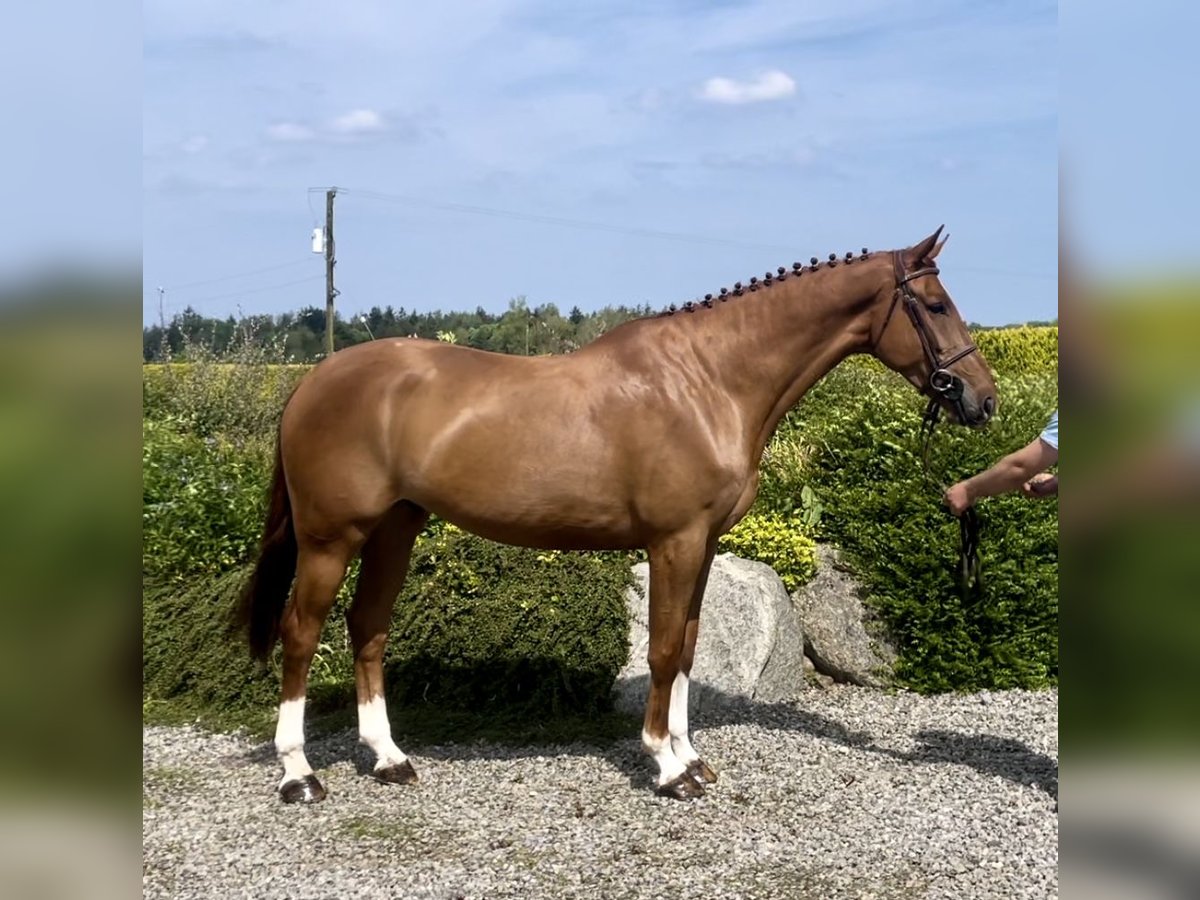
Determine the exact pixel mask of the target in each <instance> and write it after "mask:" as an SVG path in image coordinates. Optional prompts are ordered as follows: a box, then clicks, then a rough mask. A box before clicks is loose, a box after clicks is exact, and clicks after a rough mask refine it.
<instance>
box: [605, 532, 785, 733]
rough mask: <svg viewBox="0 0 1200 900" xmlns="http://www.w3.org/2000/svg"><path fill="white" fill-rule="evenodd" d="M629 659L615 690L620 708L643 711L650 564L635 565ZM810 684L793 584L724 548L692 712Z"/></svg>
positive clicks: (705, 619)
mask: <svg viewBox="0 0 1200 900" xmlns="http://www.w3.org/2000/svg"><path fill="white" fill-rule="evenodd" d="M633 573H634V577H635V579H636V585H635V587H634V588H633V589H632V590H631V591H630V592H629V594H628V597H627V600H628V602H629V609H630V618H631V620H632V622H631V626H630V636H629V644H630V652H629V662H628V663H627V664H626V665H625V668H624V669H623V670H622V671H621V674H620V675H619V676H618V677H617V683H616V686H615V688H614V691H615V694H616V697H615V700H616V705H617V708H618V709H621V710H624V711H627V712H630V713H633V714H635V715H641V713H642V711H643V709H644V705H645V702H646V689H647V685H648V683H649V679H650V670H649V666H648V665H647V663H646V653H647V650H648V649H649V646H650V633H649V629H648V627H647V618H648V607H649V604H648V592H649V591H648V589H649V578H650V569H649V565H648V564H647V563H638V564H637V565H635V566H634V567H633ZM803 688H804V636H803V632H802V631H801V628H800V619H799V617H798V616H797V615H796V610H795V609H794V607H793V606H792V602H791V599H790V598H789V597H788V594H787V589H786V588H784V586H783V582H782V581H780V580H779V576H778V575H776V574H775V571H774V570H773V569H772V568H771V567H770V566H767V565H764V564H763V563H760V562H753V561H751V560H746V559H739V558H738V557H736V556H733V555H731V554H728V553H723V554H721V555H719V556H717V557H716V559H714V560H713V565H712V570H711V572H710V573H709V576H708V586H707V588H706V590H705V592H704V605H703V607H702V608H701V613H700V637H699V640H698V641H697V645H696V661H695V664H694V665H693V667H692V684H691V690H690V697H689V700H690V708H691V711H692V712H693V713H696V712H701V711H703V710H705V709H713V708H716V707H718V706H723V705H727V704H729V703H730V702H736V701H740V700H762V701H776V700H785V699H788V698H790V697H794V696H796V695H797V694H798V693H800V692H801V691H802V690H803Z"/></svg>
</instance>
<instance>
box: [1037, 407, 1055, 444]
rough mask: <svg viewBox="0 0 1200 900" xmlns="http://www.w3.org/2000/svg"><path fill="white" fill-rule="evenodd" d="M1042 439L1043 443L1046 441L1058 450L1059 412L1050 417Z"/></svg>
mask: <svg viewBox="0 0 1200 900" xmlns="http://www.w3.org/2000/svg"><path fill="white" fill-rule="evenodd" d="M1041 437H1042V440H1043V441H1045V442H1046V443H1047V444H1049V445H1050V446H1051V447H1053V448H1054V449H1055V450H1057V449H1058V410H1057V409H1056V410H1055V411H1054V415H1052V416H1051V417H1050V421H1049V422H1048V423H1047V424H1046V427H1045V428H1044V429H1042V435H1041Z"/></svg>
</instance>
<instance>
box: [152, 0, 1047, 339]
mask: <svg viewBox="0 0 1200 900" xmlns="http://www.w3.org/2000/svg"><path fill="white" fill-rule="evenodd" d="M144 22H145V24H144V28H145V35H144V52H143V64H144V70H143V79H144V107H143V210H142V211H143V227H144V236H143V248H144V250H143V253H144V256H143V275H144V289H145V296H144V302H143V319H144V321H153V320H155V319H157V315H158V308H157V295H156V292H155V290H154V288H155V287H156V286H157V285H163V286H165V287H166V288H167V293H166V303H167V313H168V315H169V314H171V313H172V312H176V311H178V310H179V309H182V308H183V307H184V306H185V305H187V304H188V303H194V304H195V307H196V308H197V309H198V310H199V311H201V312H204V313H206V314H210V315H226V314H228V313H231V312H233V313H236V312H237V311H238V310H239V309H240V310H241V311H243V312H245V313H252V312H272V313H278V312H283V311H285V310H293V309H297V308H299V307H301V306H304V305H309V304H312V305H321V304H322V303H323V298H324V286H323V282H322V275H323V269H322V263H321V261H320V258H319V257H318V256H316V255H314V254H312V253H311V252H310V251H309V235H310V232H311V229H312V227H313V226H314V224H317V220H318V219H320V218H323V203H324V198H323V196H322V195H319V194H314V195H312V196H311V197H310V196H309V194H308V192H307V188H309V187H310V186H317V185H330V184H336V185H338V186H341V187H345V188H347V189H348V191H347V192H346V193H345V194H344V195H342V196H339V198H338V201H337V228H336V232H337V238H338V259H339V265H338V287H339V289H340V290H341V291H342V295H341V297H340V298H339V308H340V309H342V310H343V311H345V312H355V311H358V310H363V309H367V308H369V307H371V306H373V305H381V306H383V305H387V304H389V303H390V304H392V305H393V306H397V307H398V306H405V307H407V308H409V309H412V308H416V309H419V310H427V309H433V308H442V309H468V308H474V307H475V306H477V305H478V306H483V307H484V308H485V309H489V310H493V311H500V310H503V309H504V308H505V307H506V305H507V302H508V300H509V298H511V297H514V296H517V295H525V296H526V297H527V298H528V299H529V302H530V303H533V304H536V303H541V302H546V301H552V302H555V303H557V304H559V306H560V307H561V308H564V309H566V308H569V307H570V306H572V305H575V304H578V305H579V306H580V307H582V308H583V309H594V308H596V307H598V306H601V305H604V304H606V303H642V302H647V303H651V304H653V305H656V306H658V305H665V304H667V303H671V302H680V301H682V300H686V299H689V298H691V297H693V296H695V295H698V294H703V293H705V292H707V291H711V290H714V289H715V288H717V287H720V286H721V285H727V284H730V283H731V282H733V281H735V280H744V279H745V278H746V277H748V276H750V275H753V274H761V273H762V272H763V271H765V270H766V269H767V268H774V267H776V266H778V265H784V264H790V263H791V262H792V261H793V260H796V259H807V258H808V257H809V256H812V255H821V256H824V255H825V254H827V253H829V252H832V251H836V252H839V253H840V252H844V251H846V250H850V249H855V250H857V249H858V248H860V247H863V246H867V247H870V248H872V249H877V248H888V247H894V246H900V245H904V244H908V243H912V242H914V241H916V240H918V239H919V238H921V237H923V236H925V235H926V234H927V233H929V232H930V231H932V230H933V229H934V228H936V227H937V226H938V225H940V224H942V223H945V224H946V227H947V229H948V231H949V232H950V233H951V235H952V237H951V240H950V243H949V245H948V246H947V249H946V252H945V255H944V257H943V259H942V264H943V279H944V281H945V283H946V284H947V286H948V287H949V289H950V290H951V292H952V294H953V295H954V296H955V299H956V300H957V301H958V303H959V305H960V307H961V308H962V309H963V312H964V314H965V315H966V316H967V317H969V318H971V319H973V320H975V321H980V322H985V323H991V324H999V323H1004V322H1011V321H1021V320H1027V319H1042V318H1050V317H1053V316H1055V315H1056V314H1057V312H1056V310H1057V282H1056V275H1057V249H1058V247H1057V225H1058V210H1057V203H1058V194H1057V192H1058V129H1059V123H1058V111H1057V109H1058V72H1057V64H1058V47H1057V8H1056V5H1055V4H1054V3H1042V2H1020V3H1016V2H946V0H921V2H909V0H844V2H839V3H836V4H834V3H828V2H822V3H813V2H797V0H784V2H708V3H685V2H669V0H662V2H654V0H640V2H629V3H610V4H599V3H589V4H586V5H584V4H565V3H561V2H545V0H536V2H511V0H486V2H466V3H444V4H436V5H434V4H422V5H417V4H400V3H394V2H347V3H344V4H340V5H333V6H331V5H330V4H328V3H309V2H294V0H293V2H288V3H283V2H260V3H253V4H247V3H243V2H233V0H210V2H204V3H197V2H188V0H170V2H164V0H149V2H147V4H146V6H145V10H144ZM398 198H408V199H407V200H402V199H398ZM310 201H311V202H310ZM410 201H419V202H410ZM439 204H440V206H439ZM456 204H457V205H469V206H473V207H483V208H488V209H495V210H507V211H514V212H518V213H523V214H529V215H532V216H544V217H550V218H554V219H558V220H571V221H580V222H592V223H600V224H605V225H609V226H613V229H612V230H597V229H588V228H582V227H569V226H567V225H566V224H563V223H561V222H559V223H558V224H548V223H545V222H536V221H529V220H525V219H519V218H510V217H503V216H494V215H479V214H467V213H464V212H461V211H453V210H451V209H447V208H446V206H447V205H456ZM620 229H630V232H625V231H622V230H620ZM645 232H670V233H673V234H677V235H690V236H695V237H696V238H709V239H712V240H709V241H703V240H687V239H678V238H670V239H668V238H665V237H655V236H651V235H649V234H646V233H645ZM264 269H265V270H266V271H261V270H264ZM243 273H254V274H243ZM226 276H238V277H226ZM197 282H200V283H199V284H198V283H197ZM188 285H190V287H189V286H188Z"/></svg>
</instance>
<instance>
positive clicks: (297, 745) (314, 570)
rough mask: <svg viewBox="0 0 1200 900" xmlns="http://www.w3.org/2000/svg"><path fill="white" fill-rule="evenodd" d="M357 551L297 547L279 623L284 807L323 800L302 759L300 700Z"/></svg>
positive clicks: (278, 733)
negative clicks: (289, 592)
mask: <svg viewBox="0 0 1200 900" xmlns="http://www.w3.org/2000/svg"><path fill="white" fill-rule="evenodd" d="M357 550H358V544H357V542H355V541H351V540H338V541H328V542H322V543H316V542H311V541H309V542H305V543H301V545H300V548H299V554H298V557H297V561H296V584H295V586H294V587H293V589H292V597H291V602H290V603H288V605H287V608H286V609H285V610H284V614H283V620H282V621H281V622H280V637H281V638H282V641H283V692H282V702H281V703H280V704H279V723H278V725H277V726H276V729H275V750H276V752H277V753H278V754H279V761H280V762H281V763H282V764H283V780H282V781H280V783H279V796H280V798H281V799H282V800H283V802H285V803H297V802H303V803H314V802H316V801H318V800H323V799H324V798H325V788H324V787H322V785H321V782H320V781H318V780H317V777H316V776H315V775H314V774H313V771H312V767H311V766H310V765H309V764H308V758H307V757H306V756H305V755H304V695H305V689H306V686H307V684H308V668H309V666H310V665H311V663H312V658H313V654H314V653H316V651H317V643H318V641H319V640H320V638H321V626H322V625H323V624H324V623H325V618H326V617H327V616H328V615H329V610H330V608H331V607H332V606H333V601H334V599H335V598H336V596H337V590H338V586H339V585H341V583H342V579H343V578H344V577H345V576H346V566H347V565H349V562H350V560H351V558H353V556H354V553H355V552H356V551H357Z"/></svg>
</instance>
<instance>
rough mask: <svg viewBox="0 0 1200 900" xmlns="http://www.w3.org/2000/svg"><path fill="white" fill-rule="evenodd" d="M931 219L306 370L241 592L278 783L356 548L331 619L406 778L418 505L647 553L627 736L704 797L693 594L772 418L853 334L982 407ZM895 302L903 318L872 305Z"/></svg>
mask: <svg viewBox="0 0 1200 900" xmlns="http://www.w3.org/2000/svg"><path fill="white" fill-rule="evenodd" d="M940 233H941V228H939V229H938V230H937V231H936V232H934V234H932V235H930V236H929V237H928V238H926V239H924V240H923V241H921V242H920V243H918V244H917V245H915V246H913V247H910V248H908V249H906V250H899V251H893V252H890V253H868V252H867V251H866V250H865V249H864V251H863V253H862V255H861V256H860V257H857V258H855V257H853V256H852V255H850V254H847V255H846V258H845V259H844V260H839V259H837V258H836V257H833V256H831V257H830V261H829V262H828V263H824V264H818V263H817V260H816V259H815V258H814V259H813V260H812V265H810V266H802V265H800V264H799V263H796V264H795V265H794V266H793V267H792V270H791V271H788V270H785V269H782V268H781V269H779V270H777V274H772V273H767V275H766V277H765V278H764V279H763V280H761V281H760V280H758V279H757V278H752V279H750V283H749V284H747V285H745V286H743V285H742V284H741V283H740V282H739V283H738V284H737V285H735V286H734V288H733V290H732V291H726V290H725V289H722V291H721V293H720V295H718V296H716V297H714V296H712V295H709V296H707V297H706V298H705V299H704V300H703V301H702V302H698V303H694V304H693V303H689V304H686V305H685V307H684V308H683V309H682V310H679V311H675V310H674V307H672V311H671V312H670V313H665V314H661V315H658V316H652V317H648V318H644V319H639V320H636V321H632V322H627V323H625V324H623V325H621V326H620V327H618V328H615V329H613V330H612V331H610V332H608V333H607V334H605V335H603V336H602V337H600V338H599V339H597V340H596V341H594V342H592V343H591V344H589V345H588V346H586V347H583V348H582V349H580V350H578V351H577V352H575V353H571V354H569V355H564V356H551V357H540V358H530V357H518V356H505V355H502V354H498V353H488V352H484V351H481V350H474V349H470V348H466V347H457V346H453V345H449V344H444V343H439V342H436V341H424V340H413V339H408V338H405V339H382V340H377V341H374V342H372V343H368V344H361V345H358V346H355V347H350V348H347V349H346V350H342V351H340V352H338V353H336V354H334V355H333V356H331V357H330V358H328V359H326V360H325V361H324V362H322V363H321V364H320V365H318V366H316V367H315V368H314V369H313V370H312V371H311V372H310V373H308V374H307V375H306V376H305V377H304V379H303V380H302V381H301V383H300V384H299V386H298V387H297V388H296V391H295V393H294V394H293V395H292V397H291V399H290V400H289V401H288V403H287V407H286V408H285V409H284V412H283V418H282V421H281V423H280V429H279V444H278V449H277V453H276V465H275V476H274V485H273V487H272V489H271V500H270V509H269V512H268V516H267V522H266V529H265V533H264V535H263V539H262V546H261V550H260V555H259V559H258V563H257V566H256V568H255V571H254V574H253V576H252V578H251V580H250V582H249V583H248V584H247V587H246V591H245V594H244V596H243V599H242V608H241V615H242V621H243V624H244V625H245V626H246V627H247V628H248V631H249V639H250V646H251V650H252V652H253V653H254V654H255V655H256V656H257V657H259V658H265V657H266V656H267V655H268V654H269V653H270V651H271V649H272V647H273V646H274V643H275V641H276V639H277V638H279V637H282V640H283V690H282V702H281V704H280V707H279V721H278V727H277V731H276V734H275V747H276V750H277V752H278V755H279V760H280V762H281V763H282V765H283V779H282V781H281V782H280V785H279V793H280V796H281V798H282V799H283V800H284V801H287V802H296V801H301V802H312V801H316V800H321V799H322V798H324V796H325V789H324V788H323V787H322V786H321V783H320V782H319V781H318V780H317V778H316V776H315V775H314V774H313V771H312V769H311V768H310V766H309V764H308V761H307V759H306V758H305V755H304V695H305V685H306V682H307V678H308V668H309V664H310V662H311V660H312V657H313V652H314V651H315V650H316V647H317V642H318V639H319V636H320V633H321V627H322V624H323V623H324V621H325V618H326V616H327V615H328V613H329V610H330V608H331V607H332V606H333V602H334V596H335V594H336V593H337V590H338V587H339V585H340V584H341V583H342V579H343V578H344V577H345V574H346V569H347V566H348V565H349V564H350V562H351V560H352V559H353V558H354V556H355V555H357V554H361V555H362V571H361V575H360V576H359V580H358V588H357V591H356V592H355V595H354V599H353V602H352V603H351V605H350V608H349V611H348V612H347V622H348V625H349V631H350V638H351V643H352V645H353V649H354V675H355V681H356V686H357V695H358V723H359V737H360V740H361V741H362V742H363V743H365V744H367V745H368V746H369V747H370V748H371V749H372V750H373V751H374V752H375V755H376V759H377V761H376V763H375V770H374V774H375V777H376V778H378V779H379V780H381V781H384V782H389V783H410V782H413V781H416V773H415V772H414V771H413V767H412V764H411V763H410V762H409V760H408V758H407V757H406V756H405V754H404V752H403V751H402V750H401V749H400V748H399V747H397V746H396V744H395V742H394V741H393V739H392V733H391V727H390V725H389V723H388V716H387V709H386V707H385V704H384V687H383V668H382V657H383V650H384V642H385V641H386V639H387V632H388V623H389V621H390V619H391V614H392V607H393V604H394V601H395V599H396V596H397V595H398V594H399V592H400V589H401V587H402V585H403V583H404V578H405V574H406V571H407V569H408V563H409V555H410V553H411V551H412V547H413V542H414V541H415V540H416V537H417V534H418V533H419V532H420V531H421V528H422V526H423V525H424V524H425V521H426V518H427V517H428V516H429V514H430V513H433V514H436V515H438V516H441V517H442V518H444V519H445V520H446V521H448V522H453V523H455V524H456V525H459V526H461V527H462V528H464V529H466V530H468V531H471V532H474V533H475V534H477V535H481V536H482V537H485V538H489V539H491V540H495V541H501V542H504V543H508V544H518V545H523V546H527V547H540V548H547V549H578V550H624V549H632V548H644V549H645V550H646V551H647V553H648V556H649V560H650V617H649V618H650V651H649V665H650V688H649V697H648V700H647V702H646V713H645V722H644V727H643V730H642V743H643V746H644V747H645V749H646V751H647V753H649V754H650V755H651V756H652V757H653V759H654V762H655V763H656V764H657V766H658V792H659V793H661V794H664V795H667V796H671V797H676V798H680V799H685V798H689V797H695V796H699V795H701V794H703V793H704V787H703V785H704V784H705V783H711V782H713V781H715V780H716V774H715V773H714V772H713V770H712V769H711V768H710V767H709V766H708V765H706V764H705V763H704V761H703V760H702V759H701V758H700V756H699V754H697V752H696V750H695V748H694V747H693V746H692V743H691V741H690V740H689V737H688V724H687V710H688V676H689V674H690V672H691V668H692V660H693V658H694V654H695V649H696V635H697V630H698V626H699V620H700V603H701V600H702V598H703V596H704V587H705V583H706V581H707V579H708V572H709V566H710V564H711V563H712V559H713V553H714V550H715V548H716V544H717V538H718V537H719V536H720V535H721V534H723V533H725V532H726V531H728V530H729V529H730V528H732V527H733V526H734V524H736V523H737V522H738V520H739V519H740V518H741V517H742V516H743V515H744V514H745V512H746V510H748V509H749V508H750V505H751V504H752V503H753V502H754V497H755V494H756V492H757V489H758V465H759V460H760V459H761V457H762V453H763V448H764V447H765V446H766V444H767V441H768V440H769V439H770V437H771V435H772V433H773V432H774V430H775V426H776V425H777V424H778V422H779V420H780V418H781V417H782V416H783V415H784V413H786V412H787V411H788V410H789V409H790V408H791V407H792V406H793V405H794V404H795V403H796V402H797V401H798V400H799V399H800V397H801V396H802V395H803V394H804V392H805V391H807V390H808V389H809V388H810V387H811V386H812V385H813V384H814V383H815V382H816V381H817V380H818V379H820V378H821V377H822V376H823V375H825V373H827V372H828V371H829V370H830V369H832V368H833V367H834V366H836V365H837V364H838V362H839V361H841V360H842V359H845V358H846V357H847V356H849V355H850V354H854V353H869V354H872V355H873V356H875V357H877V358H878V359H880V360H882V361H883V362H884V363H885V364H886V365H887V366H889V367H890V368H892V369H894V370H895V371H897V372H899V373H901V374H902V375H903V376H904V377H905V378H906V379H908V380H909V381H910V382H912V384H913V385H914V386H916V388H917V389H918V390H920V391H922V392H923V393H926V394H928V395H929V396H930V397H931V398H935V399H937V400H938V401H939V402H940V403H941V404H942V405H943V406H944V407H945V409H946V410H947V412H948V413H949V414H950V415H951V416H952V417H953V418H954V420H956V421H958V422H959V423H961V424H965V425H981V424H983V423H984V422H985V421H986V420H987V419H988V418H989V417H990V416H991V414H992V412H993V410H994V408H995V402H996V401H995V384H994V382H993V379H992V374H991V371H990V370H989V368H988V366H987V364H986V363H985V362H984V361H983V359H982V358H981V357H980V355H979V354H978V353H974V352H973V351H974V349H975V347H974V344H973V343H972V341H971V337H970V335H969V333H968V332H967V328H966V326H965V324H964V323H963V320H962V318H961V317H960V316H959V315H958V312H957V311H956V309H955V307H954V304H953V302H952V301H951V299H950V297H949V295H948V294H947V292H946V290H945V288H944V287H943V286H942V284H941V282H940V281H939V280H938V277H937V275H938V269H937V267H936V266H935V265H934V262H933V260H934V258H935V257H936V256H937V255H938V252H939V251H940V250H941V246H942V245H941V244H939V243H938V236H939V235H940ZM943 243H944V241H943ZM898 305H902V306H903V307H904V309H905V312H906V315H893V313H894V312H895V310H896V307H897V306H898ZM293 579H294V584H293ZM289 588H291V591H290V600H289Z"/></svg>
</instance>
